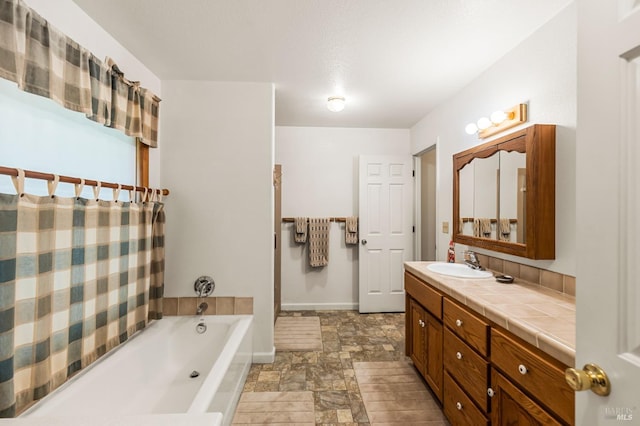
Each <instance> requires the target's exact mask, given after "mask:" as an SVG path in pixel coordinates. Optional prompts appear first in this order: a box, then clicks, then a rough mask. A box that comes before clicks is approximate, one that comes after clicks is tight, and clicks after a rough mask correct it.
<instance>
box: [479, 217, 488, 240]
mask: <svg viewBox="0 0 640 426" xmlns="http://www.w3.org/2000/svg"><path fill="white" fill-rule="evenodd" d="M480 236H481V237H483V238H491V219H489V218H486V217H483V218H481V219H480Z"/></svg>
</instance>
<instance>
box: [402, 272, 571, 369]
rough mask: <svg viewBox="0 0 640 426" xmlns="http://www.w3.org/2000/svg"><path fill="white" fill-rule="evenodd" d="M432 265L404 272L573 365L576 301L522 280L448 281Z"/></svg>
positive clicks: (453, 279)
mask: <svg viewBox="0 0 640 426" xmlns="http://www.w3.org/2000/svg"><path fill="white" fill-rule="evenodd" d="M429 263H431V262H405V270H406V271H408V272H410V273H412V274H413V275H415V276H417V277H418V278H421V279H422V280H424V281H426V282H427V283H429V284H431V285H432V286H433V287H435V288H437V289H439V290H440V291H442V292H443V293H445V294H447V295H449V296H451V297H452V298H454V299H455V300H457V301H458V302H460V303H462V304H463V305H466V306H467V307H469V308H471V309H472V310H474V311H476V312H478V313H479V314H481V315H484V316H485V317H486V318H488V319H489V320H491V321H493V322H494V323H495V324H497V325H499V326H500V327H502V328H504V329H506V330H509V331H510V332H511V333H513V334H515V335H516V336H518V337H520V338H521V339H523V340H525V341H526V342H529V343H531V344H532V345H534V346H536V347H537V348H539V349H540V350H542V351H543V352H546V353H547V354H549V355H551V356H552V357H554V358H556V359H557V360H559V361H561V362H563V363H565V364H566V365H569V366H573V365H574V363H575V346H576V337H575V329H576V305H575V297H573V296H570V295H568V294H566V293H561V292H559V291H555V290H552V289H550V288H548V287H543V286H541V285H538V284H531V283H529V282H527V281H524V280H522V279H520V278H516V280H515V282H514V283H513V284H501V283H498V282H496V281H495V280H494V279H491V278H486V279H461V278H454V277H449V276H445V275H441V274H437V273H435V272H431V271H429V270H428V269H427V266H428V265H429ZM521 266H523V265H521ZM536 269H537V268H536ZM539 271H540V270H538V271H536V272H537V273H538V275H540V274H539ZM504 273H507V274H508V272H507V271H505V272H504ZM526 273H528V274H531V271H528V270H527V272H526ZM543 275H544V274H543Z"/></svg>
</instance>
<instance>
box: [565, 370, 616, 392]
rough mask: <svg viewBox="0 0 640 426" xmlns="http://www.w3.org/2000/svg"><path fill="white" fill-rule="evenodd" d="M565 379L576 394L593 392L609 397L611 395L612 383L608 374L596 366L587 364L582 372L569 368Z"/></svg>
mask: <svg viewBox="0 0 640 426" xmlns="http://www.w3.org/2000/svg"><path fill="white" fill-rule="evenodd" d="M564 378H565V379H566V381H567V383H568V384H569V386H570V387H571V389H573V390H574V391H576V392H579V391H585V390H589V389H590V390H591V391H592V392H593V393H595V394H596V395H600V396H607V395H609V394H610V393H611V382H610V381H609V377H607V373H605V372H604V370H603V369H602V368H600V367H599V366H597V365H596V364H585V366H584V367H582V370H576V369H575V368H567V369H566V370H565V371H564Z"/></svg>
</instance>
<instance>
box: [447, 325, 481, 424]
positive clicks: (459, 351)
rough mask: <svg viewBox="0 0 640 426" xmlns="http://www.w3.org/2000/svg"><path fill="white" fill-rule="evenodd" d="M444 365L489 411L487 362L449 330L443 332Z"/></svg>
mask: <svg viewBox="0 0 640 426" xmlns="http://www.w3.org/2000/svg"><path fill="white" fill-rule="evenodd" d="M443 358H444V367H445V369H446V370H448V372H449V374H450V375H451V376H453V377H454V378H455V379H456V381H457V382H458V383H459V384H460V386H462V388H463V389H464V390H465V391H467V393H468V394H469V396H470V397H471V398H472V399H473V400H474V401H475V402H476V403H477V404H478V405H479V406H480V408H482V409H483V410H484V411H485V412H487V411H489V396H488V395H487V388H488V387H489V363H488V362H487V361H485V360H484V358H482V357H481V356H480V355H478V354H477V353H476V352H475V351H474V350H473V349H471V348H470V347H469V346H467V345H466V344H465V343H464V342H463V341H462V340H460V339H459V338H458V337H457V336H456V335H455V334H453V332H451V330H449V329H445V332H444V356H443Z"/></svg>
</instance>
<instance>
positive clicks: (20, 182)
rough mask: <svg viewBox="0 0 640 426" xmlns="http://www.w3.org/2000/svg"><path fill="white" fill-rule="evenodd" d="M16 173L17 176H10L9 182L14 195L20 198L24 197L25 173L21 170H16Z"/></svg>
mask: <svg viewBox="0 0 640 426" xmlns="http://www.w3.org/2000/svg"><path fill="white" fill-rule="evenodd" d="M16 170H17V171H18V176H11V181H12V182H13V186H14V187H15V188H16V193H17V194H18V195H19V196H20V197H24V178H25V173H24V170H22V169H16Z"/></svg>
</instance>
